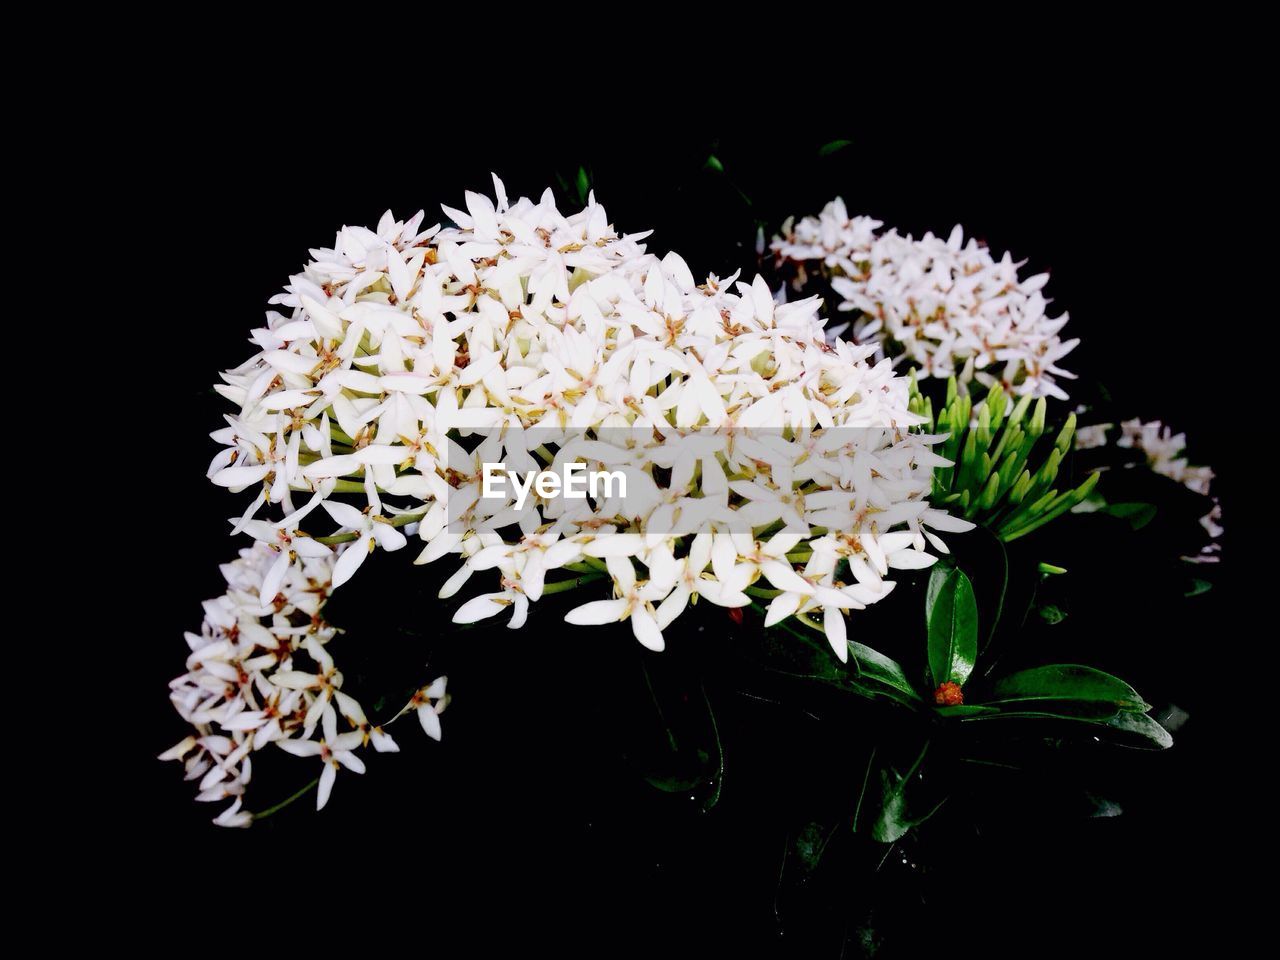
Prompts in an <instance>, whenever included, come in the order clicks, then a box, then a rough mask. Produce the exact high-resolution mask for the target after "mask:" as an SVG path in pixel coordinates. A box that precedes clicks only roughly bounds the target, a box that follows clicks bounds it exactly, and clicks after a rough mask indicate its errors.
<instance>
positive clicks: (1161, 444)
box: [1075, 419, 1223, 563]
mask: <svg viewBox="0 0 1280 960" xmlns="http://www.w3.org/2000/svg"><path fill="white" fill-rule="evenodd" d="M1114 428H1115V424H1112V423H1099V424H1094V425H1092V426H1089V427H1084V428H1082V429H1080V430H1078V431H1076V441H1075V443H1076V449H1078V450H1089V449H1093V448H1095V447H1101V446H1105V445H1106V443H1107V441H1108V435H1109V432H1110V431H1111V430H1113V429H1114ZM1115 445H1116V446H1117V447H1122V448H1126V449H1134V450H1139V451H1141V452H1142V454H1143V456H1144V457H1146V461H1147V466H1149V467H1150V468H1151V469H1152V470H1153V471H1154V472H1155V473H1158V474H1160V475H1161V476H1162V477H1168V478H1169V479H1170V480H1173V481H1174V482H1175V483H1180V484H1182V485H1183V486H1184V487H1186V488H1187V489H1188V490H1190V491H1192V492H1193V493H1198V494H1200V495H1201V496H1202V497H1209V498H1211V499H1212V500H1213V508H1212V509H1211V510H1210V511H1209V512H1208V513H1206V514H1205V515H1204V516H1203V517H1201V518H1200V526H1202V527H1203V528H1204V530H1205V533H1207V534H1208V535H1209V539H1210V541H1211V542H1210V543H1209V544H1207V545H1206V546H1205V547H1204V549H1203V550H1201V551H1200V553H1198V554H1197V555H1196V556H1194V557H1184V558H1183V559H1184V560H1189V561H1191V562H1192V563H1217V562H1218V560H1219V555H1220V554H1221V552H1222V545H1221V544H1220V543H1219V542H1218V538H1219V537H1221V536H1222V533H1223V530H1222V525H1221V523H1220V521H1221V520H1222V507H1221V505H1220V504H1219V502H1218V499H1217V497H1214V496H1213V494H1212V493H1211V491H1210V487H1211V486H1212V483H1213V476H1214V474H1213V468H1211V467H1205V466H1195V465H1193V464H1191V462H1190V461H1188V460H1187V458H1186V457H1185V456H1184V455H1183V454H1184V451H1185V450H1186V448H1187V435H1186V434H1185V433H1174V432H1173V430H1172V429H1171V428H1169V427H1166V426H1165V425H1164V424H1162V423H1161V422H1160V421H1159V420H1152V421H1150V422H1149V423H1143V422H1142V421H1141V420H1139V419H1133V420H1125V421H1122V422H1121V423H1120V434H1119V436H1117V437H1116V440H1115Z"/></svg>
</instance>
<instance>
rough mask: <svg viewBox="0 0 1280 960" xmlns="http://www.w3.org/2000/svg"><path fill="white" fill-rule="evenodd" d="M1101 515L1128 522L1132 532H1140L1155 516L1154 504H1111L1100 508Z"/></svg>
mask: <svg viewBox="0 0 1280 960" xmlns="http://www.w3.org/2000/svg"><path fill="white" fill-rule="evenodd" d="M1101 512H1102V513H1105V514H1107V515H1108V516H1112V517H1119V518H1120V519H1121V520H1128V521H1129V526H1130V527H1131V528H1133V529H1134V530H1141V529H1142V528H1143V527H1145V526H1146V525H1147V524H1148V523H1150V522H1151V521H1152V519H1153V518H1154V517H1155V515H1156V505H1155V504H1154V503H1111V504H1108V505H1107V506H1105V507H1103V508H1102V511H1101Z"/></svg>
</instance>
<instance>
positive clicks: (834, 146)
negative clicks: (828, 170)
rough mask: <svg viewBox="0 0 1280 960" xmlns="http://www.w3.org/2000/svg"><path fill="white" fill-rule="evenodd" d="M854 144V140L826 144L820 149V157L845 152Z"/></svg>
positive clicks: (833, 141) (834, 141)
mask: <svg viewBox="0 0 1280 960" xmlns="http://www.w3.org/2000/svg"><path fill="white" fill-rule="evenodd" d="M851 143H853V141H852V140H832V141H831V142H830V143H824V144H823V145H822V146H821V147H819V148H818V156H820V157H829V156H831V154H833V153H837V152H839V151H841V150H843V149H844V148H845V147H847V146H849V145H850V144H851Z"/></svg>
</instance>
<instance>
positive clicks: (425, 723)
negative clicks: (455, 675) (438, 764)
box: [399, 677, 449, 740]
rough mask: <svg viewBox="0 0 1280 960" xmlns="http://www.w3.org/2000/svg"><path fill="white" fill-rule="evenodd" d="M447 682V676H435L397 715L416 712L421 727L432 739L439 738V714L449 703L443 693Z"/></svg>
mask: <svg viewBox="0 0 1280 960" xmlns="http://www.w3.org/2000/svg"><path fill="white" fill-rule="evenodd" d="M448 683H449V678H448V677H436V678H435V679H434V680H432V681H431V682H430V683H429V684H427V685H426V686H425V687H423V688H422V689H420V690H418V691H417V693H415V694H414V695H413V698H412V699H410V701H409V702H408V703H407V704H405V706H404V709H403V710H401V711H400V713H399V716H403V715H404V714H406V713H409V712H411V711H412V712H413V713H416V714H417V715H418V722H419V723H420V724H422V729H423V730H424V731H425V732H426V734H427V736H428V737H430V738H431V739H432V740H439V739H440V736H441V729H440V714H442V713H444V708H445V707H446V706H448V704H449V699H448V697H447V696H446V694H445V687H446V686H447V685H448Z"/></svg>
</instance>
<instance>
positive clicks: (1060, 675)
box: [987, 663, 1147, 711]
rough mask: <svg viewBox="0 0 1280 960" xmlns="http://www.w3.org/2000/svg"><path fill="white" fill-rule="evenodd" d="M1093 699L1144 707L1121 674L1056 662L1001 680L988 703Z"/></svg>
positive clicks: (1124, 707) (1124, 706)
mask: <svg viewBox="0 0 1280 960" xmlns="http://www.w3.org/2000/svg"><path fill="white" fill-rule="evenodd" d="M1068 700H1070V701H1092V702H1095V703H1104V704H1111V705H1113V706H1115V707H1117V708H1119V709H1121V710H1136V711H1144V710H1146V709H1147V704H1145V703H1143V701H1142V697H1141V696H1139V695H1138V691H1136V690H1134V689H1133V687H1131V686H1129V685H1128V684H1127V683H1125V682H1124V681H1123V680H1121V679H1119V678H1118V677H1113V676H1111V674H1109V673H1103V672H1102V671H1101V670H1097V669H1095V668H1093V667H1086V666H1081V665H1079V664H1074V663H1055V664H1051V665H1049V666H1046V667H1033V668H1032V669H1030V670H1022V671H1020V672H1018V673H1013V674H1010V675H1009V676H1007V677H1003V678H1001V679H1000V680H997V681H996V683H995V686H994V687H993V688H992V695H991V698H990V700H988V701H987V702H988V703H995V704H999V703H1019V704H1020V705H1021V703H1022V702H1023V701H1068Z"/></svg>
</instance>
